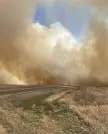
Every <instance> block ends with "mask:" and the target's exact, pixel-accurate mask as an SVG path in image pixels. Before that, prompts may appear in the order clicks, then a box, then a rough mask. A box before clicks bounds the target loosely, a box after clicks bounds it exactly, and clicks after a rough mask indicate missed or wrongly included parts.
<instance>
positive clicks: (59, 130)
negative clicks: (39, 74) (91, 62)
mask: <svg viewBox="0 0 108 134" xmlns="http://www.w3.org/2000/svg"><path fill="white" fill-rule="evenodd" d="M14 99H15V98H14ZM19 102H20V105H19V104H17V107H16V105H15V104H16V102H15V103H13V104H14V105H13V104H12V103H9V102H6V100H5V101H4V100H2V101H1V104H0V121H1V122H2V124H4V127H6V128H7V130H8V131H9V132H11V133H12V134H44V133H46V134H75V133H76V134H80V133H81V134H83V133H84V134H107V132H108V105H107V104H108V88H107V87H82V88H81V89H80V90H68V91H63V92H60V93H55V94H47V95H46V94H43V95H42V94H40V95H39V94H38V95H37V96H35V97H32V98H27V100H21V101H19Z"/></svg>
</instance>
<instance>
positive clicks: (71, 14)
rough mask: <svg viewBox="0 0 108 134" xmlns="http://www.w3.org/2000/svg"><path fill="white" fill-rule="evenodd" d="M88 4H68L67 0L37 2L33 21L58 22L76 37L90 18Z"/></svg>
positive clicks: (45, 23) (47, 23)
mask: <svg viewBox="0 0 108 134" xmlns="http://www.w3.org/2000/svg"><path fill="white" fill-rule="evenodd" d="M90 13H91V10H90V6H89V5H87V4H84V3H83V4H74V5H71V6H69V4H68V3H67V0H62V2H60V1H55V2H54V3H53V4H52V3H47V4H46V3H38V4H37V5H36V13H35V15H34V18H33V22H39V23H40V24H42V25H45V26H49V25H50V24H52V23H55V22H60V23H61V24H62V25H63V26H64V27H66V28H67V29H68V30H69V31H71V32H72V34H73V35H74V36H76V37H80V36H81V34H82V33H83V31H84V29H85V28H86V26H87V24H88V21H89V19H90Z"/></svg>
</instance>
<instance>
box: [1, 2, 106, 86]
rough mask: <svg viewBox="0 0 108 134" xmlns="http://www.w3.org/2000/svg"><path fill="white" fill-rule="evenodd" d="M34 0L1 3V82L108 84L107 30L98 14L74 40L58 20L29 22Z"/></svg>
mask: <svg viewBox="0 0 108 134" xmlns="http://www.w3.org/2000/svg"><path fill="white" fill-rule="evenodd" d="M35 2H36V1H35V0H23V1H21V0H19V1H17V0H10V1H6V2H4V3H3V4H2V6H1V5H0V31H1V32H0V71H1V72H0V83H9V84H10V83H14V84H15V83H16V84H82V83H83V84H86V83H87V84H91V83H92V84H97V83H96V82H98V83H103V84H107V83H108V75H107V74H108V73H107V72H108V71H107V68H108V60H107V57H108V56H107V50H108V49H107V42H108V39H107V36H108V35H107V34H108V31H107V28H106V27H105V24H104V22H102V21H100V19H98V18H99V17H100V16H99V17H98V16H97V17H96V16H95V15H94V16H95V17H92V19H91V23H90V28H89V30H88V32H87V33H86V34H85V37H84V39H83V40H82V41H80V42H77V41H76V40H75V39H74V38H73V37H72V34H71V33H69V31H68V30H67V29H65V28H64V27H63V26H62V25H61V24H60V23H56V24H54V25H51V27H50V28H47V27H44V26H42V25H40V24H38V23H37V24H32V22H31V21H32V15H33V9H34V4H35ZM47 2H48V1H47ZM50 2H51V1H50ZM52 2H53V1H52ZM96 4H97V3H96ZM103 9H104V7H103ZM97 11H98V10H97ZM99 11H100V12H102V11H101V10H100V9H99ZM94 18H95V19H94ZM89 35H92V36H89ZM89 39H90V40H89ZM76 46H77V47H76Z"/></svg>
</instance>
